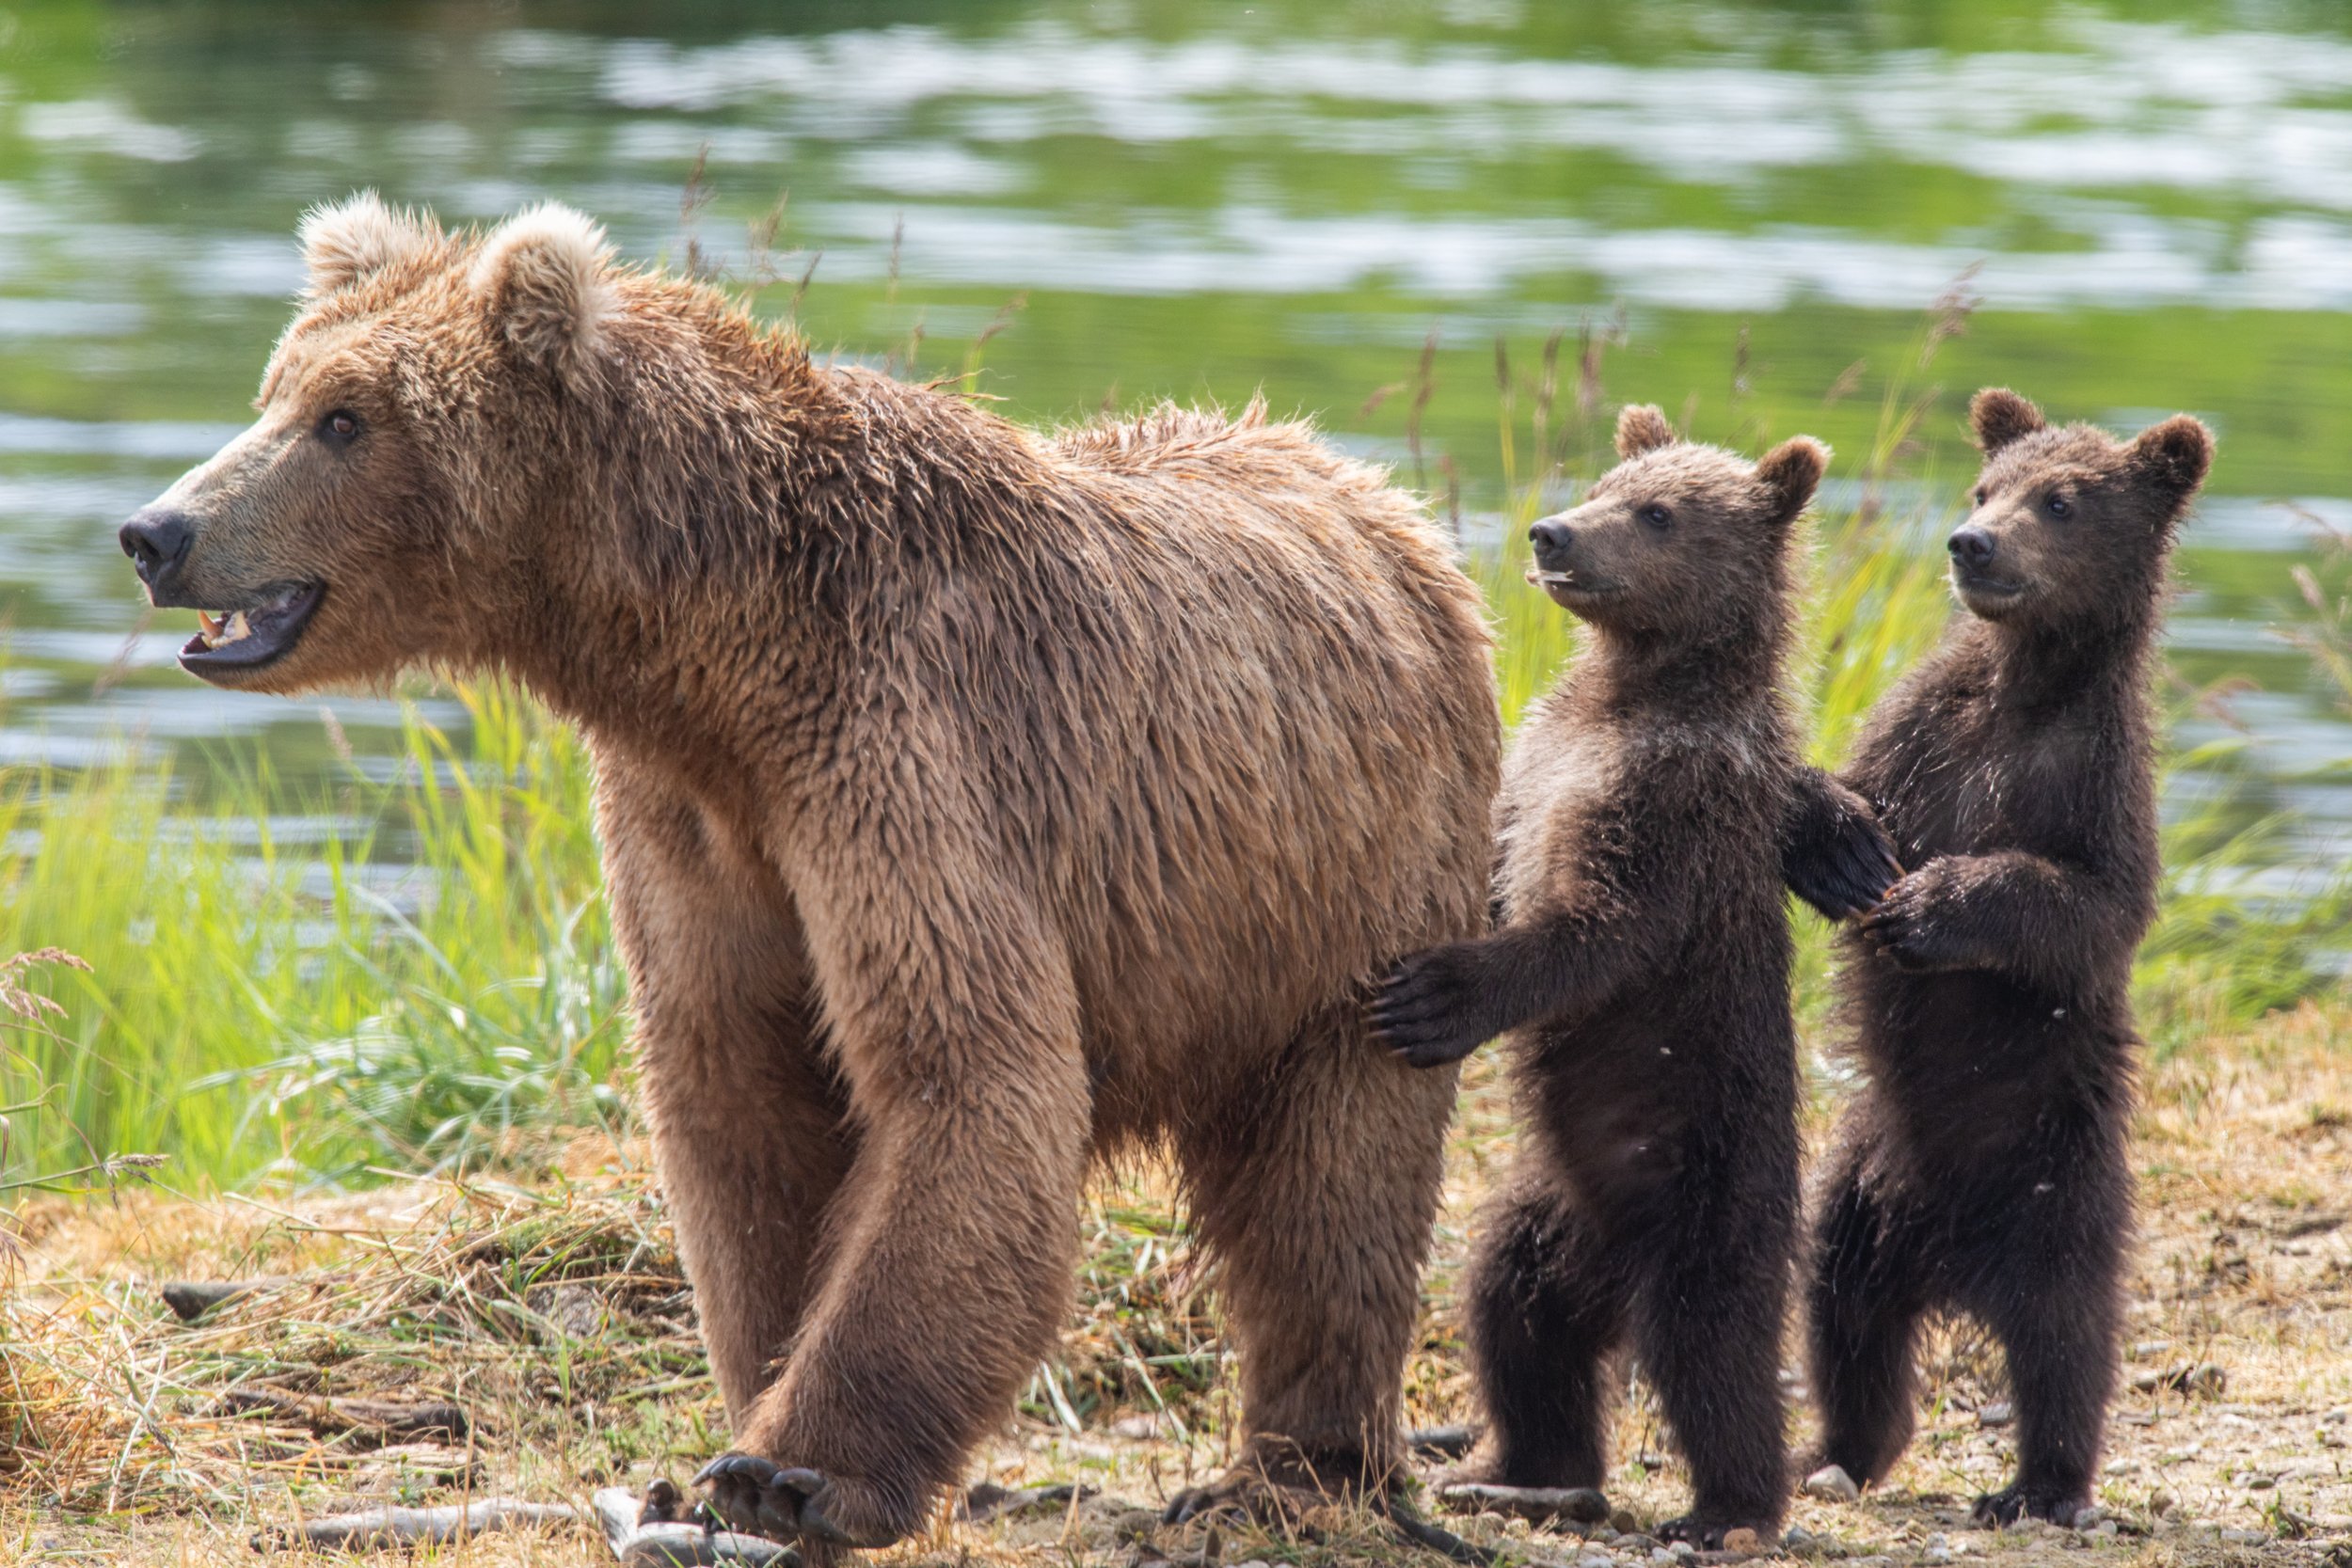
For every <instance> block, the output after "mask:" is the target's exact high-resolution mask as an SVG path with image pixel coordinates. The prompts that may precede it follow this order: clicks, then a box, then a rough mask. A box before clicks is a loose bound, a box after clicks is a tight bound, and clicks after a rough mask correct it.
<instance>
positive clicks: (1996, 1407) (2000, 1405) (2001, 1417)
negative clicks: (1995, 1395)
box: [1977, 1400, 2017, 1427]
mask: <svg viewBox="0 0 2352 1568" xmlns="http://www.w3.org/2000/svg"><path fill="white" fill-rule="evenodd" d="M2016 1418H2017V1407H2016V1406H2014V1405H2012V1404H2010V1402H2009V1401H2007V1400H1995V1401H1994V1402H1992V1403H1991V1404H1988V1405H1986V1406H1984V1407H1983V1408H1982V1409H1980V1410H1979V1411H1978V1412H1977V1425H1979V1426H1980V1427H2005V1426H2007V1425H2009V1423H2010V1422H2011V1421H2013V1420H2015V1419H2016Z"/></svg>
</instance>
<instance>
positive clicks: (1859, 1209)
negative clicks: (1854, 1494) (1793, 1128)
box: [1806, 1146, 1925, 1486]
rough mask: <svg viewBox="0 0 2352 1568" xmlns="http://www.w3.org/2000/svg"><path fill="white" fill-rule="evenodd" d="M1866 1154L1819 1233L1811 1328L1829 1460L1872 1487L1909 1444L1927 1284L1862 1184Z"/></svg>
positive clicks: (1826, 1208)
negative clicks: (1917, 1343) (1917, 1344)
mask: <svg viewBox="0 0 2352 1568" xmlns="http://www.w3.org/2000/svg"><path fill="white" fill-rule="evenodd" d="M1865 1158H1866V1155H1865V1154H1864V1152H1863V1151H1862V1150H1861V1149H1860V1148H1856V1147H1851V1146H1850V1147H1849V1148H1848V1149H1847V1151H1846V1152H1845V1154H1844V1155H1843V1156H1841V1158H1840V1162H1839V1164H1838V1165H1837V1167H1836V1172H1835V1174H1834V1176H1833V1178H1832V1180H1831V1181H1830V1184H1829V1192H1828V1200H1827V1201H1826V1202H1825V1203H1824V1204H1823V1205H1822V1209H1821V1213H1820V1220H1819V1222H1818V1225H1817V1229H1816V1235H1815V1239H1814V1257H1813V1276H1812V1282H1811V1287H1810V1290H1809V1292H1808V1295H1809V1300H1808V1302H1807V1307H1808V1312H1807V1318H1806V1332H1807V1336H1808V1339H1809V1344H1808V1349H1809V1352H1810V1364H1811V1371H1810V1375H1811V1378H1812V1383H1813V1396H1814V1398H1815V1400H1816V1401H1817V1402H1819V1404H1820V1413H1821V1429H1822V1444H1821V1454H1820V1458H1821V1462H1822V1463H1823V1464H1825V1465H1836V1466H1838V1467H1839V1468H1840V1469H1842V1470H1844V1471H1845V1472H1846V1474H1847V1475H1848V1476H1849V1477H1851V1479H1852V1480H1853V1481H1854V1482H1855V1483H1856V1484H1858V1485H1863V1486H1867V1485H1870V1484H1871V1483H1872V1482H1874V1481H1883V1480H1884V1479H1885V1477H1886V1472H1887V1471H1888V1470H1890V1469H1892V1468H1894V1465H1895V1462H1896V1461H1897V1460H1898V1459H1900V1458H1901V1457H1902V1452H1903V1449H1904V1448H1905V1447H1906V1446H1907V1445H1908V1444H1909V1443H1910V1441H1911V1428H1912V1422H1913V1419H1914V1405H1915V1381H1916V1377H1917V1372H1916V1370H1915V1365H1914V1361H1913V1355H1914V1348H1915V1341H1916V1339H1917V1338H1918V1326H1919V1316H1920V1313H1921V1311H1922V1310H1924V1306H1925V1291H1924V1285H1923V1281H1921V1280H1920V1279H1919V1277H1918V1275H1917V1269H1918V1264H1919V1258H1918V1254H1917V1252H1916V1250H1915V1248H1914V1247H1912V1246H1911V1245H1909V1244H1908V1243H1906V1242H1905V1241H1904V1239H1903V1237H1902V1236H1901V1234H1900V1232H1899V1230H1898V1228H1897V1227H1896V1226H1895V1225H1894V1224H1893V1222H1892V1219H1891V1216H1889V1214H1888V1213H1887V1212H1886V1210H1885V1208H1884V1206H1883V1203H1882V1202H1881V1201H1880V1200H1879V1199H1878V1198H1877V1197H1876V1196H1873V1195H1872V1194H1871V1193H1869V1192H1868V1191H1867V1190H1866V1189H1865V1187H1864V1184H1863V1181H1862V1178H1861V1175H1860V1171H1861V1168H1862V1165H1863V1164H1864V1161H1865Z"/></svg>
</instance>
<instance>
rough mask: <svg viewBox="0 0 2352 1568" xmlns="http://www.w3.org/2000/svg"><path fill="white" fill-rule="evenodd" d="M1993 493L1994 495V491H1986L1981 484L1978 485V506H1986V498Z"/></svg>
mask: <svg viewBox="0 0 2352 1568" xmlns="http://www.w3.org/2000/svg"><path fill="white" fill-rule="evenodd" d="M1992 493H1993V492H1992V491H1990V490H1987V489H1986V488H1985V487H1984V486H1983V485H1981V484H1979V485H1978V486H1977V504H1978V505H1979V506H1982V505H1983V504H1984V499H1985V497H1987V496H1989V495H1991V494H1992Z"/></svg>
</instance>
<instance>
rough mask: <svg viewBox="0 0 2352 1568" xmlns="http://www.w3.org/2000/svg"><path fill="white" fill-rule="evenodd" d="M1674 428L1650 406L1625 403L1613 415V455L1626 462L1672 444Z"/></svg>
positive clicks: (1656, 408) (1662, 415) (1656, 409)
mask: <svg viewBox="0 0 2352 1568" xmlns="http://www.w3.org/2000/svg"><path fill="white" fill-rule="evenodd" d="M1675 439H1676V437H1675V427H1674V426H1672V425H1670V424H1668V423H1667V422H1666V416H1665V415H1664V414H1662V413H1661V412H1659V409H1658V404H1654V403H1629V404H1626V405H1625V407H1624V408H1623V409H1622V410H1621V411H1620V412H1619V413H1618V415H1617V455H1618V456H1619V457H1621V458H1624V459H1626V460H1628V461H1630V460H1632V459H1633V458H1636V457H1639V456H1641V455H1642V454H1643V453H1644V452H1645V451H1657V450H1658V449H1659V448H1661V447H1671V446H1673V445H1674V444H1675Z"/></svg>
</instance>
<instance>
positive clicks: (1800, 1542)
mask: <svg viewBox="0 0 2352 1568" xmlns="http://www.w3.org/2000/svg"><path fill="white" fill-rule="evenodd" d="M1780 1545H1781V1549H1782V1550H1783V1551H1787V1552H1793V1553H1795V1554H1796V1555H1797V1556H1799V1557H1804V1556H1805V1555H1806V1554H1807V1553H1810V1552H1818V1551H1820V1549H1821V1541H1820V1537H1819V1536H1817V1535H1815V1534H1814V1533H1813V1532H1812V1531H1811V1530H1809V1529H1807V1528H1804V1526H1803V1525H1790V1526H1789V1527H1788V1529H1787V1530H1786V1531H1785V1532H1783V1533H1782V1535H1781V1538H1780Z"/></svg>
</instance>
